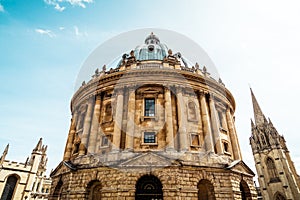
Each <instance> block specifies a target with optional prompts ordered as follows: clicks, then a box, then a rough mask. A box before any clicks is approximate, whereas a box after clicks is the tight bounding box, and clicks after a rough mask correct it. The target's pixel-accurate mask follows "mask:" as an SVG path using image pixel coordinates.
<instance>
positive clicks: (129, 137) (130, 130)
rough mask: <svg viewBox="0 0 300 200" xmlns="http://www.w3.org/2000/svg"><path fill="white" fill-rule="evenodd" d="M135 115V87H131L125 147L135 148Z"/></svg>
mask: <svg viewBox="0 0 300 200" xmlns="http://www.w3.org/2000/svg"><path fill="white" fill-rule="evenodd" d="M134 117H135V88H130V89H129V97H128V112H127V126H126V141H125V149H126V150H129V151H132V150H133V139H134V126H135V122H134Z"/></svg>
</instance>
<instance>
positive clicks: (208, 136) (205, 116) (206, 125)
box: [200, 92, 214, 152]
mask: <svg viewBox="0 0 300 200" xmlns="http://www.w3.org/2000/svg"><path fill="white" fill-rule="evenodd" d="M200 107H201V118H202V122H203V132H204V143H205V146H206V151H207V152H214V144H213V138H212V133H211V125H210V120H209V113H208V107H207V103H206V98H205V94H204V93H202V92H201V93H200Z"/></svg>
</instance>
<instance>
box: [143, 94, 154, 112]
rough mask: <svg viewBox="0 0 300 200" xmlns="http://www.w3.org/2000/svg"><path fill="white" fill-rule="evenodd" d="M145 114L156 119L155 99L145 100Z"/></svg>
mask: <svg viewBox="0 0 300 200" xmlns="http://www.w3.org/2000/svg"><path fill="white" fill-rule="evenodd" d="M144 111H145V113H144V116H146V117H154V116H155V98H146V99H145V110H144Z"/></svg>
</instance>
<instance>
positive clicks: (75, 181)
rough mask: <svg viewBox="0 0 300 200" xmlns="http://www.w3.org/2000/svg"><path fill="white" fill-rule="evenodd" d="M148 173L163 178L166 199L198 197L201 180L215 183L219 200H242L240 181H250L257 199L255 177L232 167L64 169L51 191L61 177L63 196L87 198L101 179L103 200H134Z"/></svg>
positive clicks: (194, 199) (248, 183)
mask: <svg viewBox="0 0 300 200" xmlns="http://www.w3.org/2000/svg"><path fill="white" fill-rule="evenodd" d="M145 174H151V175H154V176H156V177H157V178H158V179H159V180H160V181H161V183H162V185H163V196H164V199H165V200H173V199H187V200H197V199H198V183H199V181H200V180H202V179H206V180H208V181H209V182H211V183H212V185H213V187H214V193H215V197H216V200H225V199H226V200H228V199H235V200H241V199H242V198H241V192H240V182H241V181H242V180H243V181H245V182H246V183H247V185H248V187H249V190H250V192H251V194H252V199H253V200H255V199H256V191H255V188H254V185H253V181H252V177H248V176H245V175H243V176H241V174H237V173H234V172H232V171H230V170H222V169H214V168H196V167H192V166H183V167H176V166H175V167H174V166H171V167H167V168H158V169H152V170H151V172H150V170H149V169H123V170H122V169H121V170H116V169H112V168H107V167H99V168H94V169H81V170H78V171H65V172H63V173H62V176H57V177H53V182H52V191H51V194H53V192H54V191H53V189H54V188H55V187H56V185H57V183H58V181H59V180H61V181H62V182H63V185H62V188H61V194H62V196H61V199H72V200H83V199H87V197H88V185H89V183H90V182H92V181H95V180H98V181H100V183H101V186H102V189H101V199H104V200H108V199H124V200H125V199H126V200H133V199H135V186H136V183H137V181H138V179H139V178H140V177H142V176H143V175H145ZM53 199H55V198H53Z"/></svg>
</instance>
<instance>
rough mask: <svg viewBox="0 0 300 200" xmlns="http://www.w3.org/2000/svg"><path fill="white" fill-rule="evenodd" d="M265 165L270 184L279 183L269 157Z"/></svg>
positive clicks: (273, 164)
mask: <svg viewBox="0 0 300 200" xmlns="http://www.w3.org/2000/svg"><path fill="white" fill-rule="evenodd" d="M266 165H267V170H268V174H269V177H270V183H274V182H278V181H280V179H279V177H278V174H277V170H276V166H275V163H274V161H273V160H272V158H270V157H268V158H267V161H266Z"/></svg>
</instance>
